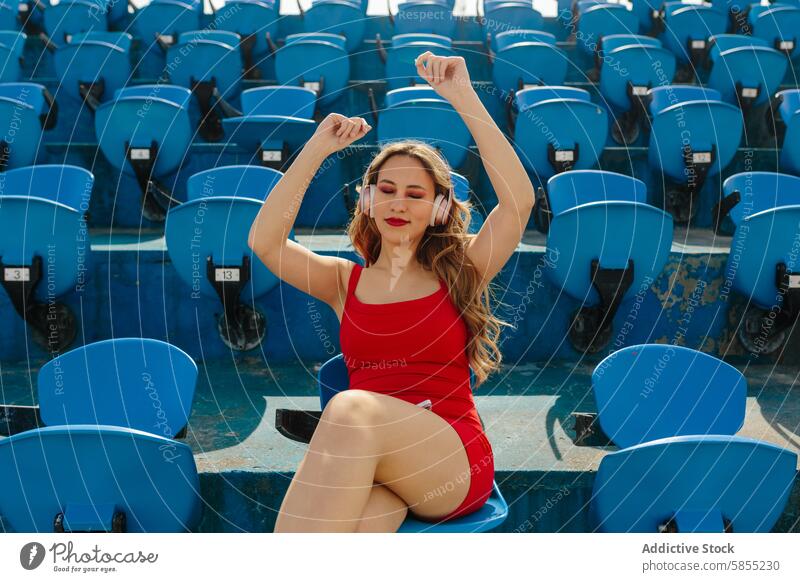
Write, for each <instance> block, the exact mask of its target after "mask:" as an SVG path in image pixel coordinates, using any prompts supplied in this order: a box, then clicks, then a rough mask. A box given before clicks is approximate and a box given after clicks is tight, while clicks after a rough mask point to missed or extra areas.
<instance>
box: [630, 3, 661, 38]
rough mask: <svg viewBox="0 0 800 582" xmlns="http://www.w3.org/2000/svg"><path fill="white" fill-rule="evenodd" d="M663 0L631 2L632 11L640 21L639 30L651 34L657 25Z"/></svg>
mask: <svg viewBox="0 0 800 582" xmlns="http://www.w3.org/2000/svg"><path fill="white" fill-rule="evenodd" d="M663 4H664V1H663V0H631V10H632V11H633V13H634V14H635V15H636V17H637V18H638V19H639V30H640V31H641V32H642V33H643V34H649V33H651V31H652V30H653V28H654V27H655V25H656V21H657V20H658V18H660V17H659V12H660V10H661V6H662V5H663Z"/></svg>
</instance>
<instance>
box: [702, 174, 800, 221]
mask: <svg viewBox="0 0 800 582" xmlns="http://www.w3.org/2000/svg"><path fill="white" fill-rule="evenodd" d="M722 196H723V198H722V200H721V201H720V203H719V204H718V205H717V208H716V209H715V211H714V216H715V221H714V224H715V226H716V230H717V232H720V231H721V229H722V224H723V221H724V219H725V217H726V216H729V217H730V220H731V222H732V224H733V226H734V228H735V227H737V226H739V224H741V223H742V221H743V220H744V219H745V217H747V216H750V215H751V214H756V213H758V212H761V211H762V210H769V209H770V208H778V207H780V206H792V205H796V204H800V178H798V177H797V176H790V175H788V174H779V173H777V172H741V173H739V174H734V175H733V176H730V177H728V178H727V179H726V180H725V181H724V182H723V183H722Z"/></svg>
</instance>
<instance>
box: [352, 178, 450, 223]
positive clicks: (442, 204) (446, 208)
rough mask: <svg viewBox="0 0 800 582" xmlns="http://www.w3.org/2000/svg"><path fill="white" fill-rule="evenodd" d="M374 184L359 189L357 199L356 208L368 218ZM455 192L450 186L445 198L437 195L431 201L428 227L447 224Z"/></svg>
mask: <svg viewBox="0 0 800 582" xmlns="http://www.w3.org/2000/svg"><path fill="white" fill-rule="evenodd" d="M376 188H377V186H376V185H375V184H367V185H366V186H365V187H364V188H362V189H361V193H360V194H359V197H358V207H359V209H360V210H361V212H363V213H364V214H366V215H367V216H369V217H373V215H374V210H375V195H374V194H375V189H376ZM454 197H455V192H454V191H453V188H452V186H451V187H450V190H449V192H448V193H447V195H446V196H445V195H444V194H437V195H436V198H435V199H434V201H433V209H432V210H431V219H430V222H429V223H428V224H429V226H438V225H440V224H447V222H448V220H449V219H450V208H451V207H452V206H453V198H454Z"/></svg>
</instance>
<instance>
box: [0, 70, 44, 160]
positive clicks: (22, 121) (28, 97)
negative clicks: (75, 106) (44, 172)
mask: <svg viewBox="0 0 800 582" xmlns="http://www.w3.org/2000/svg"><path fill="white" fill-rule="evenodd" d="M57 118H58V108H57V105H56V102H55V100H54V99H53V96H52V95H50V92H49V91H48V90H47V88H46V87H45V86H44V85H40V84H38V83H27V82H18V83H0V135H2V136H4V138H3V139H0V172H2V171H5V170H7V169H10V168H19V167H21V166H30V165H31V164H33V163H35V162H36V158H37V155H38V154H39V153H40V151H41V150H43V149H44V148H42V147H41V143H42V130H48V129H52V128H53V127H55V125H56V123H57ZM19 128H25V131H20V130H19Z"/></svg>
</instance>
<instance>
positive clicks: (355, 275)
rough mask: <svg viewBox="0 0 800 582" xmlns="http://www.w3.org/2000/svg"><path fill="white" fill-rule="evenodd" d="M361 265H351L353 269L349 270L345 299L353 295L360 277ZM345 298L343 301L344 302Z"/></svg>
mask: <svg viewBox="0 0 800 582" xmlns="http://www.w3.org/2000/svg"><path fill="white" fill-rule="evenodd" d="M362 270H363V267H362V266H361V265H359V264H358V263H355V264H354V265H353V269H352V270H351V271H350V279H349V281H348V282H347V297H346V300H347V299H350V297H351V296H353V295H355V292H356V287H357V286H358V280H359V279H360V278H361V271H362ZM346 300H345V302H346Z"/></svg>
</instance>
